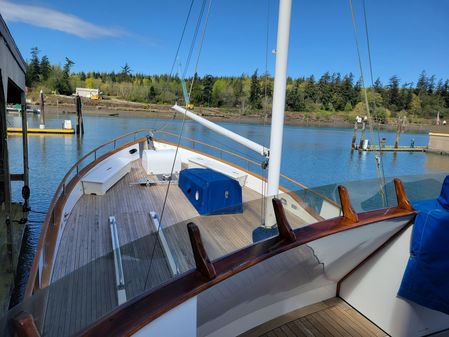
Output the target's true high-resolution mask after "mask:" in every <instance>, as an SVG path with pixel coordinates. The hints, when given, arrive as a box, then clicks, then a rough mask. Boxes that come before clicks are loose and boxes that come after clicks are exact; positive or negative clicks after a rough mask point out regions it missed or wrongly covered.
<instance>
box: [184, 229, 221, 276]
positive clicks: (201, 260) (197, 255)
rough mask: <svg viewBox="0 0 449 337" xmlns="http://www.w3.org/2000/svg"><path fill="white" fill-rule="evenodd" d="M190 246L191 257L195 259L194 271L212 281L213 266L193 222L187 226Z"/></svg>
mask: <svg viewBox="0 0 449 337" xmlns="http://www.w3.org/2000/svg"><path fill="white" fill-rule="evenodd" d="M187 231H188V232H189V238H190V244H191V246H192V252H193V257H194V259H195V264H196V269H197V270H198V271H199V272H200V273H201V274H202V275H203V276H204V277H206V278H208V279H213V278H214V277H215V276H216V272H215V268H214V265H213V264H212V263H211V262H210V259H209V256H207V253H206V250H205V249H204V245H203V240H202V239H201V233H200V230H199V229H198V226H197V225H195V224H194V223H193V222H189V223H188V224H187Z"/></svg>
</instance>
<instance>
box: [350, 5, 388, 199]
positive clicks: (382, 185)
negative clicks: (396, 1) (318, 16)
mask: <svg viewBox="0 0 449 337" xmlns="http://www.w3.org/2000/svg"><path fill="white" fill-rule="evenodd" d="M349 7H350V9H351V17H352V26H353V29H354V39H355V45H356V49H357V56H358V61H359V67H360V77H361V81H362V83H361V85H362V90H363V93H364V95H363V96H364V99H365V107H366V112H367V115H368V123H369V125H370V138H371V144H374V135H373V134H374V131H373V120H372V118H371V113H370V109H369V102H368V93H367V90H366V87H365V76H364V73H363V65H362V57H361V55H360V46H359V38H358V33H357V23H356V20H355V14H354V6H353V4H352V0H349ZM379 148H380V144H379ZM375 159H376V172H377V176H378V178H379V180H380V183H379V187H380V191H379V192H380V194H381V197H382V202H383V205H384V206H385V204H386V199H385V191H384V179H383V175H382V171H381V168H380V157H379V156H377V157H376V158H375Z"/></svg>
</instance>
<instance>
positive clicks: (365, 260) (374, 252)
mask: <svg viewBox="0 0 449 337" xmlns="http://www.w3.org/2000/svg"><path fill="white" fill-rule="evenodd" d="M414 221H415V217H413V218H412V219H410V221H409V222H407V223H406V224H405V225H404V227H402V228H401V229H400V230H399V231H397V232H396V233H394V234H393V235H392V236H391V237H390V238H389V239H388V240H387V241H385V242H384V243H383V244H382V245H381V246H379V247H378V248H377V249H376V250H375V251H373V252H372V253H371V254H369V255H368V256H367V257H366V258H365V259H364V260H363V261H361V262H360V263H359V264H358V265H357V266H355V267H354V268H353V269H351V270H350V271H349V273H347V274H346V275H345V276H343V277H342V278H341V279H340V280H339V281H338V282H337V294H336V296H337V297H340V289H341V284H342V283H343V281H344V280H346V279H347V278H348V277H349V276H351V275H352V274H353V273H354V272H355V271H357V270H358V269H359V268H360V267H362V266H363V265H364V264H365V263H367V262H368V261H369V260H370V259H371V258H372V257H373V256H375V255H376V254H377V253H378V252H380V251H381V250H382V249H384V248H385V247H386V246H388V245H389V244H390V243H391V242H393V241H394V240H396V238H397V237H399V236H400V235H401V234H402V233H404V232H405V231H406V230H407V228H409V227H410V226H411V225H412V224H413V222H414Z"/></svg>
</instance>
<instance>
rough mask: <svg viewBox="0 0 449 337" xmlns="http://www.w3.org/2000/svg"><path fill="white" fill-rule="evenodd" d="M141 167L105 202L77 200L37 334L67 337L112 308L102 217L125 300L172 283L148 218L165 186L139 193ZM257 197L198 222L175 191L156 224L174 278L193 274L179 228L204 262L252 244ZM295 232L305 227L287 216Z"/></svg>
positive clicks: (247, 196)
mask: <svg viewBox="0 0 449 337" xmlns="http://www.w3.org/2000/svg"><path fill="white" fill-rule="evenodd" d="M145 176H146V174H145V171H144V170H143V168H142V166H141V164H140V161H135V162H134V163H133V164H132V169H131V172H130V173H129V174H127V175H126V176H125V177H124V178H123V179H121V180H120V181H119V182H118V183H117V184H116V185H114V186H113V187H112V188H111V189H110V190H109V191H108V192H107V193H106V194H105V195H104V196H95V195H83V196H82V197H81V198H80V200H79V201H78V202H77V204H76V205H75V207H74V209H73V210H72V212H71V214H70V215H69V216H68V218H67V223H66V225H65V229H64V232H63V234H62V238H61V242H60V246H59V250H58V253H57V256H56V260H55V265H54V270H53V274H52V284H51V286H50V287H49V290H47V291H48V297H47V298H48V302H47V314H46V315H45V323H44V331H45V332H46V333H47V334H46V335H49V336H61V335H70V334H73V333H75V332H77V331H78V330H79V329H81V328H83V327H85V326H86V325H87V324H89V323H92V322H93V321H95V320H96V319H98V318H100V317H101V316H103V315H104V314H106V313H107V312H109V311H110V310H112V309H113V308H115V307H116V306H117V298H116V296H117V295H116V288H115V272H114V261H113V255H112V253H111V250H112V244H111V233H110V228H109V222H108V219H109V216H115V217H116V220H117V230H118V237H119V241H120V245H121V246H122V247H121V254H122V260H123V269H124V275H125V288H126V294H127V298H128V299H131V298H133V297H134V296H136V295H138V294H140V293H142V292H143V291H144V290H145V289H149V288H152V287H154V286H156V285H158V284H161V283H163V282H164V281H167V280H169V279H170V278H171V277H173V275H172V273H171V270H170V268H169V265H168V262H167V258H166V255H165V254H166V253H165V251H164V249H163V248H162V245H161V242H160V240H158V239H157V237H158V236H157V233H155V229H154V226H153V224H152V223H151V219H150V216H149V212H150V211H155V212H157V213H158V214H159V216H160V215H161V210H162V205H163V200H164V196H165V193H166V189H167V185H156V186H139V185H133V184H131V183H135V182H137V181H138V180H139V179H141V178H142V177H145ZM260 198H261V196H260V195H259V194H258V193H256V192H254V191H253V190H250V189H248V188H246V187H245V188H244V189H243V202H244V203H245V205H244V212H243V214H236V215H217V216H205V217H204V216H203V217H200V216H199V214H198V213H197V211H196V210H195V208H194V207H193V206H192V205H191V204H190V202H189V201H188V200H187V198H186V197H185V196H184V194H183V193H182V191H181V190H180V188H179V187H178V186H177V184H176V183H173V184H172V185H171V187H170V192H169V196H168V198H167V204H166V207H165V211H164V215H163V218H162V226H163V231H164V234H165V236H166V238H167V243H168V246H169V247H170V251H171V253H172V254H173V256H174V258H175V260H176V262H177V267H178V269H179V270H180V272H184V271H187V270H189V269H191V268H193V267H194V259H193V256H192V252H191V248H190V241H189V237H188V232H187V228H186V224H187V222H189V221H193V222H195V223H196V224H197V225H198V227H199V228H200V231H201V236H202V238H203V242H204V245H205V248H206V250H207V252H208V254H209V256H210V257H211V259H215V258H218V257H220V256H222V255H224V254H227V253H230V252H232V251H234V250H236V249H239V248H242V247H245V246H247V245H249V244H251V243H252V232H253V230H254V229H255V228H257V227H258V226H259V225H260V224H261V216H260V214H261V207H262V204H261V200H260ZM288 217H289V220H291V221H292V223H294V224H296V225H301V224H303V223H304V222H303V221H301V220H300V219H299V218H297V217H294V216H293V215H291V214H289V215H288Z"/></svg>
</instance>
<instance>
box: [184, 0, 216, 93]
mask: <svg viewBox="0 0 449 337" xmlns="http://www.w3.org/2000/svg"><path fill="white" fill-rule="evenodd" d="M211 7H212V0H209V7H208V8H207V14H206V21H205V23H204V28H203V35H202V36H201V41H200V46H199V49H198V56H197V58H196V63H195V70H194V71H193V78H192V83H191V84H190V90H189V98H190V97H192V90H193V83H194V82H195V78H196V72H197V70H198V63H199V61H200V55H201V50H202V49H203V43H204V38H205V37H206V29H207V24H208V22H209V15H210V9H211Z"/></svg>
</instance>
